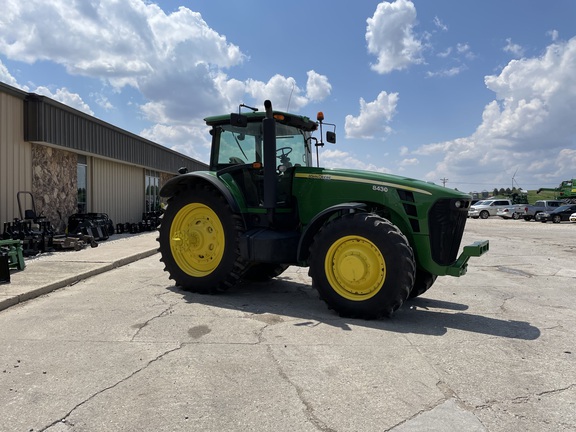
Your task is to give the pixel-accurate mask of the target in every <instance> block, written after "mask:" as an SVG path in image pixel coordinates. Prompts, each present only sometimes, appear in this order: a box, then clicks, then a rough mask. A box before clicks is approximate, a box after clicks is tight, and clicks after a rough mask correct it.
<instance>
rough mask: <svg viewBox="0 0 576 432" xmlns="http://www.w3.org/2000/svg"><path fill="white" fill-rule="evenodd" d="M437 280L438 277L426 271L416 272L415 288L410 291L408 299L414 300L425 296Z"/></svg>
mask: <svg viewBox="0 0 576 432" xmlns="http://www.w3.org/2000/svg"><path fill="white" fill-rule="evenodd" d="M437 278H438V276H437V275H433V274H432V273H430V272H427V271H426V270H416V277H415V279H414V286H413V287H412V291H410V295H409V296H408V298H411V299H413V298H416V297H418V296H421V295H422V294H424V293H425V292H426V291H428V290H429V289H430V287H431V286H432V285H434V282H436V279H437Z"/></svg>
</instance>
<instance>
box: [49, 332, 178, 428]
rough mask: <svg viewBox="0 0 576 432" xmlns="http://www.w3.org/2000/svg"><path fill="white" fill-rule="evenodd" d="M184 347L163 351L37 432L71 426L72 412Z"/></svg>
mask: <svg viewBox="0 0 576 432" xmlns="http://www.w3.org/2000/svg"><path fill="white" fill-rule="evenodd" d="M183 346H184V344H183V343H180V344H179V345H178V346H177V347H175V348H172V349H169V350H166V351H164V352H163V353H161V354H159V355H158V356H156V357H154V358H153V359H151V360H149V361H148V362H147V363H146V364H145V365H143V366H142V367H141V368H138V369H136V370H135V371H134V372H132V373H131V374H129V375H128V376H126V377H124V378H122V379H121V380H119V381H118V382H116V383H114V384H112V385H109V386H108V387H104V388H103V389H101V390H99V391H97V392H96V393H94V394H93V395H91V396H90V397H88V398H86V399H84V400H83V401H82V402H80V403H78V404H76V405H75V406H74V407H73V408H72V409H71V410H70V411H68V412H67V413H66V414H65V415H64V416H63V417H61V418H59V419H58V420H55V421H53V422H52V423H50V424H49V425H48V426H46V427H44V428H42V429H39V432H44V431H47V430H49V429H50V428H51V427H52V426H56V425H57V424H61V423H65V424H68V425H72V423H71V422H70V421H69V420H68V418H69V417H70V416H71V415H72V413H74V411H76V410H77V409H78V408H80V407H82V406H83V405H85V404H87V403H88V402H90V401H91V400H93V399H95V398H96V397H98V396H100V395H101V394H103V393H105V392H107V391H108V390H112V389H113V388H116V387H118V386H119V385H120V384H123V383H125V382H126V381H128V380H129V379H131V378H133V377H134V376H136V375H138V374H139V373H140V372H142V371H144V370H146V369H147V368H148V367H149V366H151V365H152V364H153V363H156V362H157V361H159V360H162V359H163V358H164V357H165V356H167V355H168V354H171V353H173V352H175V351H178V350H180V349H182V347H183Z"/></svg>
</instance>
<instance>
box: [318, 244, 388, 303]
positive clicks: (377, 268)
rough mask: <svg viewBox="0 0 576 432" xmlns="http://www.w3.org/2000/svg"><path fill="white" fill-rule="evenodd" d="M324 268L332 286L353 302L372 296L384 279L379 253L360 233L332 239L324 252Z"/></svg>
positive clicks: (384, 270) (384, 273)
mask: <svg viewBox="0 0 576 432" xmlns="http://www.w3.org/2000/svg"><path fill="white" fill-rule="evenodd" d="M324 270H325V272H326V277H327V278H328V282H329V283H330V285H331V286H332V288H333V289H334V290H335V291H336V292H337V293H338V294H339V295H340V296H342V297H344V298H346V299H348V300H352V301H362V300H368V299H369V298H371V297H374V296H375V295H376V294H377V293H378V291H380V289H381V288H382V285H383V284H384V281H385V280H386V262H385V260H384V257H383V256H382V253H381V252H380V250H379V249H378V248H377V247H376V245H375V244H374V243H372V242H371V241H370V240H368V239H366V238H364V237H360V236H346V237H342V238H340V239H338V241H336V242H334V243H333V244H332V246H330V248H329V249H328V253H327V254H326V259H325V261H324Z"/></svg>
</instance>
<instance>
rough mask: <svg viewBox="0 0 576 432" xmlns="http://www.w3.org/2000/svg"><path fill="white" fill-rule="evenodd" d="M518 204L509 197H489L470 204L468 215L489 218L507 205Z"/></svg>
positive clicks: (475, 217)
mask: <svg viewBox="0 0 576 432" xmlns="http://www.w3.org/2000/svg"><path fill="white" fill-rule="evenodd" d="M515 206H516V205H515V204H514V203H513V202H512V200H509V199H487V200H482V201H478V202H477V203H476V204H474V205H472V206H470V210H468V217H471V218H474V219H478V218H481V219H487V218H489V217H490V216H496V212H497V211H498V210H500V209H503V208H505V207H515Z"/></svg>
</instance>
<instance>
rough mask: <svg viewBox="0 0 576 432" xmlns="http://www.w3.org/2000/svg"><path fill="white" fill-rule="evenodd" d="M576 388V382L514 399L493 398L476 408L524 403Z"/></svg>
mask: <svg viewBox="0 0 576 432" xmlns="http://www.w3.org/2000/svg"><path fill="white" fill-rule="evenodd" d="M575 388H576V384H570V385H568V386H566V387H562V388H558V389H552V390H545V391H542V392H539V393H534V394H531V395H523V396H517V397H515V398H512V399H505V400H494V399H493V400H488V401H486V402H485V403H483V404H481V405H476V406H475V408H476V409H490V408H493V407H494V405H501V404H505V403H512V404H524V403H528V402H530V401H531V400H533V399H535V398H541V397H545V396H551V395H555V394H559V393H563V392H566V391H570V390H573V389H575Z"/></svg>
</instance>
